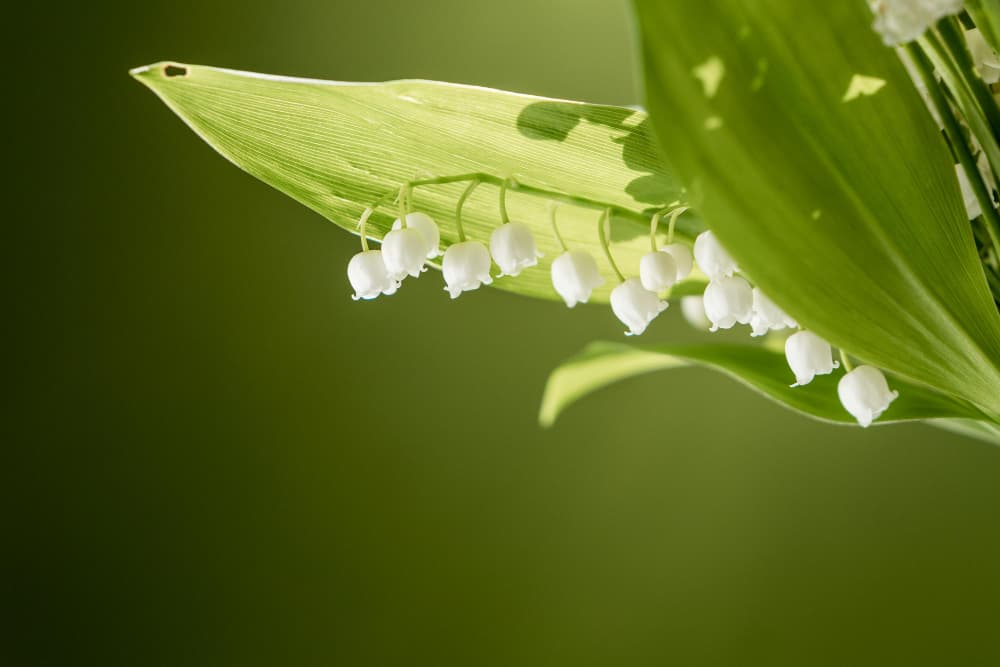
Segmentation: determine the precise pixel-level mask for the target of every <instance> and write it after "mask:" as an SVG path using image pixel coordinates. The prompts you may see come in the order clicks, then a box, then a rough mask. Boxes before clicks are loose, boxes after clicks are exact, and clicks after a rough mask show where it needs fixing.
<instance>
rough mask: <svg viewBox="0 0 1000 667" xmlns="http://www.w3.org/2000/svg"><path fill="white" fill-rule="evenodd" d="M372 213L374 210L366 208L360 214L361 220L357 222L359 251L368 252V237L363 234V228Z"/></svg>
mask: <svg viewBox="0 0 1000 667" xmlns="http://www.w3.org/2000/svg"><path fill="white" fill-rule="evenodd" d="M374 212H375V209H374V208H372V207H369V208H366V209H365V210H364V212H363V213H362V214H361V219H360V220H359V221H358V233H359V234H360V235H361V250H362V251H364V252H368V235H367V234H366V233H365V227H366V226H367V225H368V218H370V217H372V213H374Z"/></svg>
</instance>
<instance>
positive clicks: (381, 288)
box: [347, 250, 399, 301]
mask: <svg viewBox="0 0 1000 667" xmlns="http://www.w3.org/2000/svg"><path fill="white" fill-rule="evenodd" d="M347 279H348V280H350V281H351V287H353V288H354V296H352V297H351V298H352V299H354V300H355V301H357V300H358V299H374V298H375V297H377V296H378V295H379V294H395V292H396V289H397V288H398V287H399V283H397V282H396V281H395V280H392V279H391V278H390V277H389V273H388V272H387V271H386V270H385V263H384V262H383V261H382V251H381V250H366V251H365V252H359V253H358V254H357V255H355V256H354V257H351V261H350V262H348V264H347Z"/></svg>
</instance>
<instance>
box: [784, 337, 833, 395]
mask: <svg viewBox="0 0 1000 667" xmlns="http://www.w3.org/2000/svg"><path fill="white" fill-rule="evenodd" d="M785 358H786V359H787V360H788V367H789V368H791V369H792V372H793V373H795V384H793V385H792V386H793V387H801V386H802V385H806V384H809V383H810V382H812V379H813V378H814V377H816V376H817V375H829V374H830V373H832V372H833V369H834V368H838V367H839V366H840V362H837V361H834V360H833V349H832V348H831V347H830V344H829V343H827V342H826V341H825V340H823V339H822V338H820V337H819V336H817V335H816V334H814V333H813V332H811V331H799V332H796V333H793V334H792V335H791V336H789V337H788V340H786V341H785Z"/></svg>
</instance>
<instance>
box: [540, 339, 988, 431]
mask: <svg viewBox="0 0 1000 667" xmlns="http://www.w3.org/2000/svg"><path fill="white" fill-rule="evenodd" d="M692 365H694V366H704V367H706V368H711V369H714V370H717V371H721V372H723V373H725V374H726V375H728V376H730V377H732V378H734V379H736V380H738V381H740V382H742V383H743V384H745V385H747V386H749V387H750V388H752V389H754V390H756V391H758V392H760V393H761V394H763V395H764V396H766V397H768V398H770V399H772V400H774V401H777V402H778V403H780V404H782V405H784V406H785V407H788V408H791V409H792V410H796V411H798V412H801V413H802V414H805V415H808V416H810V417H813V418H815V419H819V420H822V421H827V422H833V423H837V424H856V422H855V421H854V419H853V418H852V417H851V415H850V414H848V413H847V411H846V410H844V408H843V407H842V406H841V405H840V400H839V399H838V397H837V383H838V382H839V381H840V378H841V377H843V374H842V373H840V372H836V373H833V374H830V375H819V376H817V377H816V378H815V379H813V381H812V382H810V383H809V384H807V385H806V386H804V387H794V388H793V387H790V386H789V385H790V384H791V383H792V382H794V381H795V378H794V377H793V376H792V373H791V371H789V370H788V365H787V363H786V362H785V355H784V354H783V353H782V352H780V351H775V350H770V349H767V348H764V347H759V346H755V345H733V344H711V345H709V344H703V345H650V346H633V345H628V344H625V343H592V344H591V345H589V346H588V347H587V348H586V349H585V350H584V351H583V352H582V353H581V354H580V355H578V356H576V357H574V358H572V359H570V360H568V361H566V362H565V363H564V364H562V365H561V366H560V367H559V368H557V369H556V370H555V371H553V373H552V374H551V375H550V376H549V380H548V383H547V384H546V386H545V394H544V396H543V397H542V407H541V411H540V413H539V417H538V418H539V421H540V422H541V424H542V426H551V425H552V424H553V423H554V422H555V420H556V418H557V417H558V416H559V414H560V413H562V411H563V410H565V409H566V408H567V407H568V406H569V405H570V404H572V403H574V402H576V401H578V400H579V399H581V398H582V397H584V396H586V395H587V394H590V393H592V392H594V391H596V390H598V389H600V388H602V387H606V386H607V385H609V384H613V383H615V382H618V381H620V380H624V379H626V378H630V377H634V376H636V375H642V374H644V373H650V372H653V371H661V370H669V369H672V368H683V367H686V366H692ZM889 386H890V387H892V388H893V389H895V390H897V391H899V398H897V399H896V400H895V401H893V403H892V405H890V406H889V409H888V410H886V412H885V414H883V415H882V417H880V418H879V419H878V421H876V422H875V423H876V424H891V423H893V422H900V421H913V420H924V419H966V420H982V419H984V418H985V417H984V415H983V414H982V413H981V412H980V411H979V410H977V409H976V408H974V407H972V406H971V405H969V404H968V403H965V402H963V401H960V400H958V399H954V398H951V397H949V396H946V395H944V394H941V393H938V392H935V391H933V390H931V389H928V388H926V387H923V386H920V385H916V384H912V383H910V382H907V381H905V380H902V379H901V378H898V377H889Z"/></svg>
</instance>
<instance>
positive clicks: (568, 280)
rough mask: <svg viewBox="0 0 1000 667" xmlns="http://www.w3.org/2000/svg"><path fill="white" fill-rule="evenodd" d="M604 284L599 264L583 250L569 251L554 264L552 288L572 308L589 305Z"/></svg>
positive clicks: (557, 258)
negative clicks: (579, 304)
mask: <svg viewBox="0 0 1000 667" xmlns="http://www.w3.org/2000/svg"><path fill="white" fill-rule="evenodd" d="M603 284H604V278H602V277H601V273H600V271H598V270H597V262H595V261H594V258H593V257H591V256H590V255H589V254H588V253H587V252H585V251H583V250H568V251H566V252H564V253H563V254H561V255H559V256H558V257H556V258H555V260H553V262H552V287H554V288H555V290H556V292H558V293H559V296H561V297H562V298H563V301H565V302H566V305H567V306H569V307H570V308H572V307H573V306H575V305H576V304H578V303H587V300H588V299H590V294H591V292H593V291H594V288H596V287H600V286H601V285H603Z"/></svg>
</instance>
